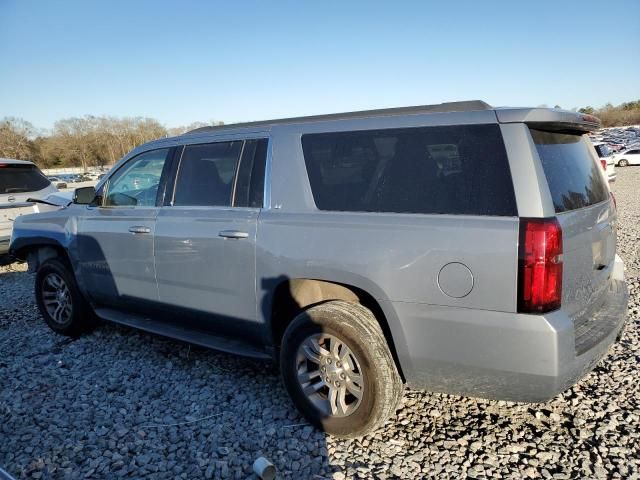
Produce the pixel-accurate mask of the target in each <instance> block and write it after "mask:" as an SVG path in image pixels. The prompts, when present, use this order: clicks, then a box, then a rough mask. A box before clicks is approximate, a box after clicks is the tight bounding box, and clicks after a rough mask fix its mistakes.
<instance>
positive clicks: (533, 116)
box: [496, 108, 601, 133]
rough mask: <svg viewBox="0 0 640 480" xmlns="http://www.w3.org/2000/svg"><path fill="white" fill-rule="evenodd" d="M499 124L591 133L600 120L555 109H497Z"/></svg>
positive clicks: (598, 126)
mask: <svg viewBox="0 0 640 480" xmlns="http://www.w3.org/2000/svg"><path fill="white" fill-rule="evenodd" d="M496 116H497V117H498V121H499V122H500V123H526V124H527V125H529V126H530V127H534V128H539V129H542V130H552V131H557V132H576V131H577V132H583V133H586V132H592V131H594V130H597V129H599V128H600V126H601V124H600V119H599V118H598V117H595V116H593V115H588V114H586V113H578V112H570V111H568V110H558V109H555V108H497V109H496Z"/></svg>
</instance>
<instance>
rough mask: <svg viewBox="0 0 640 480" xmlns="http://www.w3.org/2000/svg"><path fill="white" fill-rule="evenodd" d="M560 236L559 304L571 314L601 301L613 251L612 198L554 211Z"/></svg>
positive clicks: (586, 313)
mask: <svg viewBox="0 0 640 480" xmlns="http://www.w3.org/2000/svg"><path fill="white" fill-rule="evenodd" d="M558 221H559V222H560V226H561V227H562V240H563V268H564V270H563V276H562V285H563V294H562V307H563V308H564V309H565V310H566V311H567V313H568V314H569V315H570V316H571V317H572V318H574V321H576V320H577V318H578V317H584V316H589V314H590V313H592V312H593V309H594V308H598V307H599V306H601V305H602V303H603V302H604V298H603V296H604V295H605V294H606V291H607V289H608V287H609V283H610V280H611V273H612V271H613V263H614V260H615V255H616V216H615V211H614V209H613V206H612V202H610V201H605V202H603V203H600V204H598V205H594V206H592V207H589V208H584V209H579V210H574V211H570V212H566V213H563V214H560V215H558Z"/></svg>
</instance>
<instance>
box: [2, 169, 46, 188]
mask: <svg viewBox="0 0 640 480" xmlns="http://www.w3.org/2000/svg"><path fill="white" fill-rule="evenodd" d="M50 184H51V182H50V181H49V180H48V179H47V177H45V176H44V175H43V174H42V172H41V171H40V170H38V168H37V167H36V166H35V165H10V164H9V165H7V164H0V194H8V193H23V192H37V191H38V190H42V189H43V188H47V187H48V186H49V185H50Z"/></svg>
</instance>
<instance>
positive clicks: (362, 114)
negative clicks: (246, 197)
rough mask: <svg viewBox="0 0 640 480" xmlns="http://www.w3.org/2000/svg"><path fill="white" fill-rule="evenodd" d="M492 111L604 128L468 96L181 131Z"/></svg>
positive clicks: (566, 114)
mask: <svg viewBox="0 0 640 480" xmlns="http://www.w3.org/2000/svg"><path fill="white" fill-rule="evenodd" d="M481 110H484V111H491V110H493V111H494V112H495V114H496V118H497V120H498V121H499V122H500V123H517V122H526V123H532V124H536V123H556V124H566V125H573V126H576V125H579V126H580V129H581V130H583V131H585V132H587V131H593V130H596V129H597V128H600V120H599V119H598V118H596V117H594V116H593V115H586V114H582V113H578V112H571V111H568V110H560V109H556V108H546V107H544V108H542V107H536V108H531V107H492V106H491V105H489V104H488V103H486V102H484V101H482V100H468V101H463V102H447V103H439V104H434V105H418V106H411V107H399V108H383V109H376V110H362V111H356V112H345V113H330V114H326V115H312V116H307V117H291V118H281V119H276V120H261V121H257V122H244V123H234V124H228V125H216V126H209V127H200V128H196V129H195V130H191V131H189V132H186V133H184V134H183V135H180V137H185V136H189V135H192V134H203V133H224V132H225V131H231V130H235V129H242V128H247V127H262V128H265V129H268V128H270V127H272V126H275V125H285V124H295V123H312V122H323V121H331V120H351V119H358V118H370V117H385V116H400V115H424V114H434V113H461V114H463V113H465V112H474V111H481Z"/></svg>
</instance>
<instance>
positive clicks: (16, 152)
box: [0, 117, 36, 160]
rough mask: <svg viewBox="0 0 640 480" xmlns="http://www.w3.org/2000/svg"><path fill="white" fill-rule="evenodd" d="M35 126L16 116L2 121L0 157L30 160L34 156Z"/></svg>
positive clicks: (0, 125) (0, 127) (0, 122)
mask: <svg viewBox="0 0 640 480" xmlns="http://www.w3.org/2000/svg"><path fill="white" fill-rule="evenodd" d="M35 136H36V129H35V127H34V126H33V125H32V124H31V123H29V122H27V121H26V120H23V119H21V118H16V117H5V118H4V119H2V120H1V121H0V157H4V158H16V159H18V160H30V159H32V158H33V156H34V145H33V140H34V138H35Z"/></svg>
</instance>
